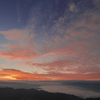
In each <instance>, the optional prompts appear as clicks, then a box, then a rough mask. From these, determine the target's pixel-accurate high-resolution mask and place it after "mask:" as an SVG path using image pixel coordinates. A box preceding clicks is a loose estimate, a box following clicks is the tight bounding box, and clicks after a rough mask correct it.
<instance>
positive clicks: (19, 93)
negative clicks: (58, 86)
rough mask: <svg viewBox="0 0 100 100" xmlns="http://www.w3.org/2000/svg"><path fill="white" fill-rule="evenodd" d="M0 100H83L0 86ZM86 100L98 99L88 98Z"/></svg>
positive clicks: (69, 96)
mask: <svg viewBox="0 0 100 100" xmlns="http://www.w3.org/2000/svg"><path fill="white" fill-rule="evenodd" d="M0 100H84V99H82V98H80V97H77V96H74V95H69V94H64V93H51V92H46V91H44V90H40V91H39V90H36V89H13V88H0ZM86 100H100V98H98V99H92V98H88V99H86Z"/></svg>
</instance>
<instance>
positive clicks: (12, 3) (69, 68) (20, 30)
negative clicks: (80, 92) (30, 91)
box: [0, 0, 100, 81]
mask: <svg viewBox="0 0 100 100" xmlns="http://www.w3.org/2000/svg"><path fill="white" fill-rule="evenodd" d="M0 80H1V81H2V80H3V81H8V80H9V81H10V80H29V81H33V80H99V81H100V0H0Z"/></svg>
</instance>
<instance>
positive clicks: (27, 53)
mask: <svg viewBox="0 0 100 100" xmlns="http://www.w3.org/2000/svg"><path fill="white" fill-rule="evenodd" d="M3 46H5V47H8V48H9V50H0V56H1V58H4V59H7V60H10V61H16V60H24V59H35V58H37V56H38V54H37V53H36V52H35V51H34V50H33V49H32V48H29V47H21V46H19V45H3Z"/></svg>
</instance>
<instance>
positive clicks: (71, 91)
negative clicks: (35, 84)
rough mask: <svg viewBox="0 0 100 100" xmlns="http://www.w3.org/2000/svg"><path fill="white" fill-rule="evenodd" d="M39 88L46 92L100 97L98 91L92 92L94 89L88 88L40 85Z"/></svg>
mask: <svg viewBox="0 0 100 100" xmlns="http://www.w3.org/2000/svg"><path fill="white" fill-rule="evenodd" d="M41 90H45V91H48V92H53V93H55V92H60V93H66V94H72V95H75V96H79V97H82V98H90V97H92V98H97V97H100V93H98V92H94V91H90V90H84V89H82V88H78V87H75V86H61V85H60V86H51V85H48V86H41Z"/></svg>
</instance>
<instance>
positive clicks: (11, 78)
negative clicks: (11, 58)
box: [0, 76, 17, 80]
mask: <svg viewBox="0 0 100 100" xmlns="http://www.w3.org/2000/svg"><path fill="white" fill-rule="evenodd" d="M0 79H2V80H17V79H16V78H15V77H13V76H4V77H0Z"/></svg>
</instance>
